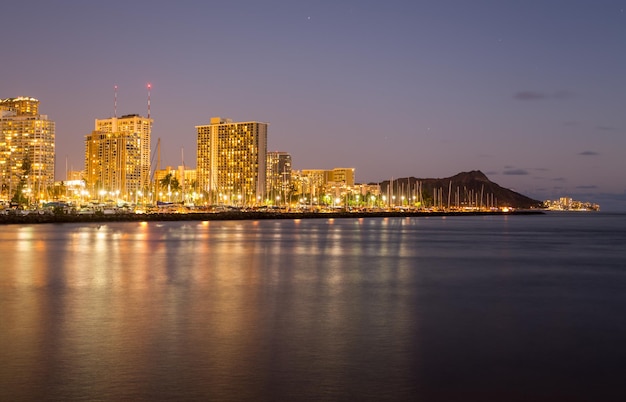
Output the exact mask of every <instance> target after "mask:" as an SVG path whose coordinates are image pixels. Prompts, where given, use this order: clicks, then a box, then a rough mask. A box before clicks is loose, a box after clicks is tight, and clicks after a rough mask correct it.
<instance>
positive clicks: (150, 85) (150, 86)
mask: <svg viewBox="0 0 626 402" xmlns="http://www.w3.org/2000/svg"><path fill="white" fill-rule="evenodd" d="M150 88H152V84H150V83H148V118H150Z"/></svg>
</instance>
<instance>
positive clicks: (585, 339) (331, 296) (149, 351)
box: [0, 213, 626, 401]
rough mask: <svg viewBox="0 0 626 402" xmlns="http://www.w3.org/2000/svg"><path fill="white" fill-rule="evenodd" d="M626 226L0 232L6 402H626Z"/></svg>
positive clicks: (505, 222)
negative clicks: (56, 401) (158, 401)
mask: <svg viewBox="0 0 626 402" xmlns="http://www.w3.org/2000/svg"><path fill="white" fill-rule="evenodd" d="M624 378H626V215H624V214H607V213H548V214H545V215H532V216H484V217H478V216H467V217H464V216H460V217H416V218H387V219H384V218H371V219H370V218H366V219H334V220H333V219H316V220H276V221H222V222H220V221H211V222H163V223H157V222H150V223H107V224H49V225H48V224H46V225H24V226H19V225H5V226H2V227H0V400H2V401H5V400H6V401H22V400H24V401H31V400H33V401H35V400H36V401H47V400H78V401H81V400H82V401H93V400H102V401H119V400H171V401H184V400H211V401H413V400H417V401H613V400H615V401H618V400H619V401H623V400H626V386H624Z"/></svg>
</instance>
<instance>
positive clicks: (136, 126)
mask: <svg viewBox="0 0 626 402" xmlns="http://www.w3.org/2000/svg"><path fill="white" fill-rule="evenodd" d="M152 123H153V120H152V119H150V118H146V117H141V116H139V115H137V114H131V115H126V116H122V117H120V118H118V117H112V118H109V119H96V124H95V130H94V131H93V132H92V133H91V134H89V135H87V136H85V181H86V186H87V189H88V191H89V192H90V194H91V196H92V197H93V198H98V199H101V200H115V201H120V200H124V201H132V200H134V199H135V198H136V197H137V194H138V192H139V193H142V192H148V191H149V187H150V134H151V131H152Z"/></svg>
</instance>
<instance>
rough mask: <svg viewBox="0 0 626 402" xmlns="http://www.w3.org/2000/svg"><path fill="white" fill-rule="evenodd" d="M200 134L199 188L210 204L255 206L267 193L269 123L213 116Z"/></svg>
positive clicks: (199, 131)
mask: <svg viewBox="0 0 626 402" xmlns="http://www.w3.org/2000/svg"><path fill="white" fill-rule="evenodd" d="M196 130H197V132H198V163H197V167H196V175H197V180H198V188H199V189H200V191H203V192H206V193H207V196H208V199H209V200H210V201H211V202H218V203H226V204H231V205H235V204H240V205H252V204H255V203H259V202H262V201H264V199H265V191H266V177H265V174H266V168H267V165H266V157H267V123H260V122H256V121H248V122H233V121H232V120H230V119H222V118H220V117H212V118H211V124H207V125H203V126H196Z"/></svg>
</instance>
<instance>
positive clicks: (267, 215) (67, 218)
mask: <svg viewBox="0 0 626 402" xmlns="http://www.w3.org/2000/svg"><path fill="white" fill-rule="evenodd" d="M544 214H545V212H544V211H543V210H519V211H509V212H500V211H468V212H460V211H450V212H443V211H441V212H426V211H378V212H344V211H339V212H250V211H246V212H241V211H228V212H194V213H184V214H180V213H151V214H130V213H129V214H111V215H96V214H94V215H79V214H61V215H48V214H28V215H0V225H11V224H45V223H93V222H96V223H102V222H163V221H231V220H269V219H330V218H338V219H350V218H353V219H354V218H403V217H429V216H433V217H434V216H437V217H438V216H498V215H544Z"/></svg>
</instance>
